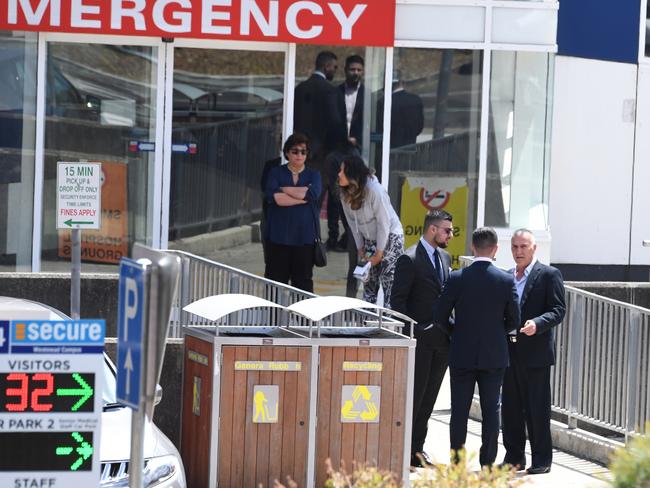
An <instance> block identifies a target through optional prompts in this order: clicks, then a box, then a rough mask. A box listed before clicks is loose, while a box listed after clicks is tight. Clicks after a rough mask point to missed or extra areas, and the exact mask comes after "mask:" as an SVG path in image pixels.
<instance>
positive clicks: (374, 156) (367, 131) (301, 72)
mask: <svg viewBox="0 0 650 488" xmlns="http://www.w3.org/2000/svg"><path fill="white" fill-rule="evenodd" d="M322 52H331V53H333V54H334V55H335V56H336V63H335V66H336V69H335V71H334V72H333V73H332V78H331V79H330V80H329V82H330V84H331V85H333V86H334V88H336V90H335V91H334V92H333V93H335V94H336V95H335V99H333V100H332V101H331V103H330V104H329V111H330V112H331V113H329V114H321V113H316V116H317V117H320V118H323V119H325V118H327V119H329V123H328V124H327V127H326V130H327V133H326V134H321V133H320V132H322V130H323V129H322V128H319V129H318V130H316V131H315V132H318V133H312V132H314V127H313V125H314V123H313V122H308V121H306V119H310V117H309V112H310V111H312V109H313V106H311V105H310V106H308V105H306V104H305V103H301V100H300V99H299V98H296V99H295V100H294V130H296V131H299V132H305V133H306V135H308V136H309V137H310V138H311V139H323V140H324V141H325V145H326V152H327V153H330V152H332V151H333V150H337V151H342V152H346V151H348V150H351V151H358V153H359V154H360V155H361V156H362V157H363V158H364V159H365V160H366V162H367V163H368V164H369V165H370V167H372V168H375V169H376V170H377V171H380V170H381V163H380V161H381V137H380V135H381V132H380V131H379V132H378V130H377V108H378V106H377V100H378V97H379V96H380V95H381V93H383V87H384V72H385V69H386V50H385V49H384V48H377V47H366V48H363V47H346V46H313V45H309V44H302V45H301V44H299V45H298V46H297V47H296V87H298V86H299V85H300V84H301V83H302V82H304V81H306V80H308V79H309V78H310V77H311V76H312V75H314V72H315V71H316V70H315V67H316V58H317V56H318V54H319V53H322ZM351 56H352V57H351ZM349 57H351V58H350V59H351V60H354V59H355V57H358V58H356V59H357V60H358V59H360V60H361V61H362V63H363V64H362V65H361V68H362V70H361V72H357V73H356V74H357V76H358V81H357V82H356V83H357V84H358V86H359V90H358V91H357V92H356V93H357V96H356V97H355V99H354V104H351V103H349V107H346V105H345V103H346V102H345V95H344V93H345V91H344V90H345V86H346V59H348V58H349ZM355 64H359V63H355V62H352V63H350V66H351V67H352V68H351V69H350V70H348V72H349V73H352V71H353V70H354V65H355ZM351 76H352V75H351ZM348 85H349V86H350V87H351V88H350V90H349V92H348V93H349V95H350V94H352V92H353V90H352V88H355V80H354V78H349V83H348ZM299 92H300V89H298V92H296V93H299ZM307 95H308V94H307ZM358 96H361V97H362V98H358ZM304 98H305V97H303V99H304ZM348 101H349V102H350V100H348ZM348 108H349V109H350V110H349V112H350V113H348ZM312 120H313V119H312ZM322 127H325V126H324V125H323V126H322ZM311 164H312V165H313V166H318V165H319V164H322V163H321V162H319V161H314V160H312V161H311ZM318 169H321V170H324V174H325V175H328V171H329V168H321V167H319V168H318Z"/></svg>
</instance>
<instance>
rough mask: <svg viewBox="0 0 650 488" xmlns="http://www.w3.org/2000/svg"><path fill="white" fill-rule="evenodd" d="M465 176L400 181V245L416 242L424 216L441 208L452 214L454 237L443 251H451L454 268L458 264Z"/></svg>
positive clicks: (462, 245) (464, 233)
mask: <svg viewBox="0 0 650 488" xmlns="http://www.w3.org/2000/svg"><path fill="white" fill-rule="evenodd" d="M467 200H468V188H467V179H465V178H458V177H446V176H441V177H432V176H422V177H418V176H408V177H406V179H405V180H404V184H403V185H402V201H401V211H400V214H401V215H400V219H401V221H402V226H403V227H404V247H405V248H408V247H410V246H412V245H413V244H416V243H417V242H418V240H419V239H420V237H422V231H423V230H422V225H423V224H424V216H425V215H426V214H427V212H429V211H430V210H434V209H442V210H445V211H447V212H449V213H450V214H451V215H452V217H453V225H454V237H453V238H452V240H451V241H450V242H449V247H447V249H446V251H447V252H449V254H451V264H452V267H453V268H454V269H458V268H459V267H460V262H459V260H458V259H459V257H460V256H463V255H465V254H467V252H466V249H465V241H466V240H467Z"/></svg>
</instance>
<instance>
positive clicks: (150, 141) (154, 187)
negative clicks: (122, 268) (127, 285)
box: [40, 35, 164, 272]
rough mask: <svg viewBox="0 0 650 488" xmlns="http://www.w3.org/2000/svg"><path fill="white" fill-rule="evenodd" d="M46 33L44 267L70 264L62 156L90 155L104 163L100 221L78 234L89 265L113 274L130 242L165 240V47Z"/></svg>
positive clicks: (85, 158) (77, 158) (87, 158)
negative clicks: (61, 224) (60, 185)
mask: <svg viewBox="0 0 650 488" xmlns="http://www.w3.org/2000/svg"><path fill="white" fill-rule="evenodd" d="M44 38H45V41H44V46H43V47H42V48H41V49H44V51H45V52H44V56H45V70H44V72H45V93H44V94H43V95H44V102H45V103H44V108H43V112H44V117H42V118H43V119H44V128H43V133H44V136H43V141H44V144H43V148H44V149H43V187H42V206H41V207H42V216H41V228H42V234H41V242H40V262H41V269H42V270H44V271H56V270H67V269H68V266H69V264H68V263H69V259H70V251H71V245H70V231H67V230H57V229H56V215H55V212H56V172H57V163H58V162H59V161H89V162H101V163H102V178H103V179H102V227H101V229H100V230H97V231H83V232H82V233H81V237H82V261H83V262H84V263H88V264H87V265H85V266H84V271H101V270H106V271H113V272H114V271H115V268H114V265H115V264H117V263H119V260H120V258H121V257H122V256H128V255H129V254H130V249H131V247H132V245H133V243H135V242H141V243H145V244H148V245H154V246H157V245H158V244H159V231H158V229H159V225H160V223H159V220H160V218H159V215H160V212H159V210H158V211H154V209H156V208H158V209H159V206H160V202H159V199H160V191H159V190H158V189H159V188H161V182H160V180H161V177H160V175H161V174H162V171H161V167H162V152H161V150H162V109H161V107H162V100H163V98H162V93H161V92H160V90H161V89H162V88H161V87H162V80H163V75H164V66H162V65H163V64H164V63H163V62H162V61H163V60H164V53H163V52H162V51H163V50H164V46H163V45H162V43H160V44H155V42H156V41H145V42H143V43H142V44H141V45H134V44H133V43H134V42H137V41H134V40H133V39H128V38H127V39H114V38H108V37H107V38H106V43H104V44H99V43H97V37H93V38H92V39H90V38H86V36H78V37H77V36H69V35H68V36H65V37H64V36H59V37H57V36H56V35H45V36H44ZM91 41H92V43H91ZM147 43H148V44H147ZM156 200H158V202H156Z"/></svg>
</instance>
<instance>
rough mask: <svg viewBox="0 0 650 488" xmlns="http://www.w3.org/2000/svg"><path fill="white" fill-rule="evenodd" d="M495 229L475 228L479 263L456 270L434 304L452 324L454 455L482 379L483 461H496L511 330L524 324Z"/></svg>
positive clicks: (440, 320) (437, 318) (438, 315)
mask: <svg viewBox="0 0 650 488" xmlns="http://www.w3.org/2000/svg"><path fill="white" fill-rule="evenodd" d="M498 247H499V246H498V237H497V234H496V232H495V231H494V229H492V228H489V227H480V228H478V229H476V230H475V231H474V232H473V233H472V251H473V252H474V256H475V259H474V262H473V263H472V264H471V265H470V266H469V267H467V268H464V269H462V270H460V271H454V272H453V273H451V274H450V275H449V279H448V280H447V283H446V285H445V288H444V290H443V292H442V295H440V298H439V299H438V300H437V301H436V302H435V304H434V313H433V317H434V322H435V323H436V324H439V325H441V326H445V325H447V324H448V321H449V317H450V315H451V311H452V310H454V311H455V317H454V324H453V326H452V327H451V347H450V351H449V371H450V379H451V421H450V425H449V431H450V445H451V449H452V450H453V452H454V455H453V460H454V461H456V462H457V461H458V451H459V450H460V449H463V448H464V446H465V440H466V438H467V419H468V417H469V409H470V406H471V403H472V397H473V396H474V386H475V385H476V384H477V383H478V389H479V395H480V401H481V413H482V416H483V424H482V429H481V441H482V445H481V450H480V453H479V461H480V463H481V466H489V465H491V464H492V463H494V459H495V458H496V455H497V445H498V442H497V440H498V437H499V393H500V391H501V384H502V383H503V373H504V371H505V368H506V367H507V366H508V342H507V340H506V334H507V333H508V332H510V331H511V330H514V329H515V328H516V327H517V326H518V325H519V323H520V322H519V307H518V306H517V291H516V289H515V285H514V279H513V277H512V275H511V274H508V273H506V272H505V271H502V270H500V269H499V268H497V267H496V266H494V265H493V264H492V261H493V260H494V256H495V254H496V252H497V249H498Z"/></svg>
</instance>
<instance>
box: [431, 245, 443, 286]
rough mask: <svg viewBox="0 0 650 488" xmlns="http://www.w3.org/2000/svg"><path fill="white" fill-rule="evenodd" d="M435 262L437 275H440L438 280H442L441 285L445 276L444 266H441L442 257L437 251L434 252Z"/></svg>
mask: <svg viewBox="0 0 650 488" xmlns="http://www.w3.org/2000/svg"><path fill="white" fill-rule="evenodd" d="M433 262H434V264H435V268H436V274H437V275H438V279H439V280H440V283H442V282H443V280H444V278H445V276H444V275H443V274H442V264H440V256H438V250H437V249H434V250H433Z"/></svg>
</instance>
